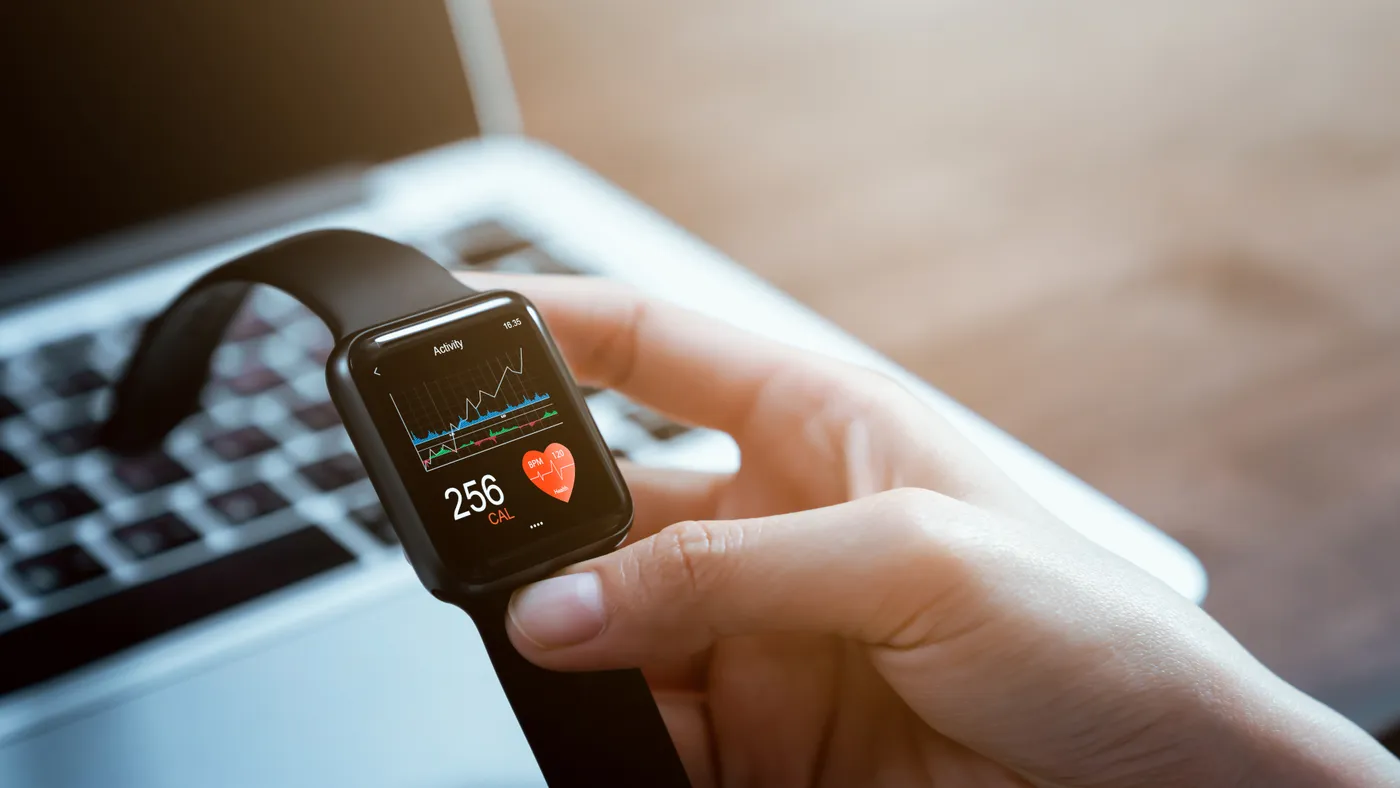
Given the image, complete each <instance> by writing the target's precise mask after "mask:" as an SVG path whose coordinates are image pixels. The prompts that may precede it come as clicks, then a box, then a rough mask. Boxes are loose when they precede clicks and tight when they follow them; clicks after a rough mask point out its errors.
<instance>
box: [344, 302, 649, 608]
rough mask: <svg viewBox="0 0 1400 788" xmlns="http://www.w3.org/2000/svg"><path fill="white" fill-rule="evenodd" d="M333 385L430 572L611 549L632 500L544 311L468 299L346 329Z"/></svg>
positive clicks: (542, 571)
mask: <svg viewBox="0 0 1400 788" xmlns="http://www.w3.org/2000/svg"><path fill="white" fill-rule="evenodd" d="M326 379H327V383H328V386H329V388H330V392H331V397H332V399H333V400H334V401H335V404H336V407H337V408H338V409H339V411H340V413H341V416H342V418H343V420H344V422H345V426H346V429H347V430H348V431H349V433H350V438H351V440H352V441H353V442H354V444H355V448H356V450H357V451H358V452H359V454H360V458H361V460H362V461H363V462H364V463H365V466H366V468H367V469H368V470H369V475H370V478H371V480H372V481H373V483H374V486H375V490H376V492H378V494H379V498H380V501H381V502H382V503H383V505H384V507H385V510H386V511H387V512H388V514H389V520H390V521H391V522H392V523H393V524H394V528H395V529H396V530H397V532H398V534H399V537H400V540H401V542H402V544H403V546H404V550H405V552H406V553H407V555H408V559H409V562H410V563H411V564H412V565H413V567H414V569H415V570H416V571H417V573H418V576H419V579H420V580H422V582H423V584H424V585H425V586H426V587H427V588H428V589H429V590H430V591H432V592H433V593H434V594H436V595H438V596H439V597H441V598H444V599H450V600H459V599H462V598H465V597H471V596H475V595H481V594H487V593H490V592H493V591H496V590H500V589H509V588H513V587H516V586H518V585H521V584H522V583H525V582H529V581H530V580H535V579H538V578H540V577H543V576H546V575H548V574H550V573H551V572H553V571H555V570H557V569H559V568H561V567H563V566H566V565H568V564H570V563H574V562H576V561H578V560H581V559H583V558H587V557H589V556H592V555H597V554H600V553H603V552H607V551H608V550H611V549H612V548H613V547H616V546H617V544H618V543H619V542H621V540H622V538H623V537H624V536H625V535H626V534H627V529H628V528H629V527H630V526H631V522H632V499H631V496H630V495H629V494H628V492H627V487H626V485H625V484H624V483H623V480H622V476H621V474H620V473H619V472H618V469H617V465H616V463H615V462H614V461H613V458H612V455H611V453H610V452H609V451H608V448H607V445H606V444H605V443H604V442H603V438H602V436H601V435H600V434H599V432H598V428H597V426H596V425H595V424H594V422H593V418H592V415H591V414H590V413H589V410H588V406H587V405H586V403H585V402H584V399H583V396H582V394H581V393H580V392H579V390H578V386H577V385H576V384H575V383H574V381H573V378H572V376H571V375H570V374H569V371H568V368H567V367H566V365H565V363H564V360H563V359H562V357H561V356H560V354H559V351H558V349H557V348H556V347H555V344H554V341H553V339H552V338H551V337H550V335H549V331H548V329H546V327H545V325H544V322H543V320H542V319H541V318H540V316H539V312H538V311H537V310H536V309H535V307H534V306H533V305H532V304H531V303H530V302H529V301H528V300H527V299H526V298H525V297H524V296H521V295H519V294H517V293H511V292H506V291H493V292H487V293H480V294H475V295H471V296H468V297H466V298H463V299H460V300H457V301H453V302H450V303H447V304H443V305H440V306H436V307H432V308H430V309H426V310H423V311H421V312H418V313H416V314H412V315H407V316H404V317H402V318H398V319H395V320H392V321H389V322H387V323H383V324H380V325H377V326H373V327H371V328H368V329H365V330H363V331H360V332H358V333H356V334H353V335H351V336H348V337H346V338H344V339H342V340H341V341H340V342H339V343H338V344H337V346H336V349H335V351H334V352H333V353H332V355H331V357H330V360H329V363H328V364H327V368H326Z"/></svg>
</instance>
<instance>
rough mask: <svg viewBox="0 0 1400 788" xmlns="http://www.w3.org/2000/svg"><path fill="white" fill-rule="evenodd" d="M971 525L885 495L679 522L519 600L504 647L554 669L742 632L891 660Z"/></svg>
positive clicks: (935, 502)
mask: <svg viewBox="0 0 1400 788" xmlns="http://www.w3.org/2000/svg"><path fill="white" fill-rule="evenodd" d="M975 512H976V510H975V509H973V508H972V507H968V506H966V505H963V504H959V503H957V502H954V501H952V500H951V499H947V498H945V497H943V496H941V495H938V494H936V493H931V492H928V491H923V490H917V491H915V490H897V491H893V492H890V493H883V494H880V495H875V496H870V497H868V498H863V499H860V500H857V501H852V502H850V503H844V504H840V505H837V506H831V507H827V508H824V509H816V510H811V511H806V512H798V513H795V514H786V515H779V516H776V517H769V518H761V519H753V520H730V521H689V522H684V523H679V524H677V525H674V526H671V527H669V528H666V529H663V530H662V531H660V532H658V533H657V534H655V535H654V536H652V537H649V538H647V539H644V540H641V541H639V542H636V543H634V544H632V545H630V546H628V547H625V548H623V549H622V550H619V551H617V552H615V553H612V554H610V555H607V556H603V557H601V558H597V559H594V560H592V561H588V562H585V563H583V564H580V565H578V566H576V567H574V568H572V569H571V570H570V571H569V573H568V574H565V575H560V576H557V577H554V578H550V579H548V580H545V581H542V582H540V583H536V584H534V585H532V586H528V587H526V588H525V589H522V590H521V591H520V592H518V593H517V594H516V596H515V598H514V599H513V600H512V603H511V609H510V621H509V623H508V626H509V629H510V633H511V639H512V641H513V642H514V643H515V645H516V647H517V648H518V649H520V651H521V653H523V654H524V655H525V656H526V657H527V658H529V659H531V660H533V661H535V662H537V663H538V664H540V665H543V666H545V667H549V668H555V669H584V668H589V669H597V668H605V667H619V666H626V665H637V664H642V663H643V662H649V661H657V660H667V659H675V658H677V657H680V656H683V655H686V654H693V653H696V652H698V651H700V650H702V649H704V648H706V647H708V646H709V645H710V644H711V643H713V642H714V641H715V639H717V638H720V637H725V636H730V635H740V634H749V633H754V632H774V631H789V632H793V631H797V632H812V633H823V634H833V635H840V636H844V637H848V638H851V639H854V640H857V641H861V642H866V643H872V644H883V645H893V646H899V647H902V646H905V645H909V642H911V641H916V640H918V639H919V638H922V637H925V636H928V635H929V634H930V633H929V629H928V627H930V626H931V622H934V621H936V619H937V617H936V616H935V615H934V613H933V612H931V611H934V610H936V609H937V608H938V607H939V605H940V604H941V602H942V601H944V600H945V599H946V596H947V594H948V593H949V592H950V590H951V589H954V588H956V587H958V584H959V583H960V582H961V580H962V579H963V578H962V576H961V575H960V567H959V562H958V560H957V559H956V557H955V552H956V551H955V550H953V549H952V547H951V545H952V544H954V543H956V542H957V538H958V537H959V534H961V533H962V532H964V531H967V530H968V529H967V527H966V525H967V523H968V522H969V521H971V520H973V519H975ZM959 518H965V519H963V520H959ZM944 520H946V522H944Z"/></svg>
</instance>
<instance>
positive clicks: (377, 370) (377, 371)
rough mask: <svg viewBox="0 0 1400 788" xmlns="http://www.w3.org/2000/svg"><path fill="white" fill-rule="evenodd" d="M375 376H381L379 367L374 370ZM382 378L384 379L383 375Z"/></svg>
mask: <svg viewBox="0 0 1400 788" xmlns="http://www.w3.org/2000/svg"><path fill="white" fill-rule="evenodd" d="M374 374H376V375H379V367H375V368H374ZM380 377H383V375H380Z"/></svg>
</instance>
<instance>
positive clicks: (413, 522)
mask: <svg viewBox="0 0 1400 788" xmlns="http://www.w3.org/2000/svg"><path fill="white" fill-rule="evenodd" d="M254 285H270V286H272V287H275V288H278V289H280V290H283V291H285V292H287V293H288V294H290V295H291V296H293V297H295V298H296V299H298V300H299V301H301V302H302V303H303V304H305V305H306V306H307V307H308V308H310V309H311V310H312V311H313V312H315V313H316V314H317V315H318V316H319V317H320V318H321V319H322V320H324V321H325V323H326V325H327V326H328V327H329V328H330V329H331V332H332V333H333V334H334V335H335V339H336V345H335V349H334V351H333V352H332V353H331V356H330V358H329V360H328V362H327V365H326V381H327V384H328V386H329V389H330V394H331V399H332V400H333V401H334V403H335V406H336V409H337V410H338V411H339V412H340V415H341V418H342V420H343V421H344V423H345V428H346V430H347V431H348V432H349V434H350V439H351V441H352V442H353V443H354V446H355V449H356V451H357V452H358V453H359V455H360V459H361V460H362V461H363V462H364V465H365V468H366V470H367V471H368V472H369V477H370V480H371V481H372V483H373V484H374V489H375V491H376V492H377V493H378V495H379V499H380V501H381V502H382V504H383V506H384V509H385V511H386V513H387V514H388V516H389V520H390V522H391V523H392V524H393V527H394V530H395V531H396V532H397V534H398V536H399V539H400V542H401V544H402V545H403V549H404V553H405V554H406V556H407V557H408V561H409V563H410V564H412V566H413V569H414V571H415V572H416V573H417V575H418V578H419V580H421V581H422V583H423V585H424V586H425V587H426V588H427V589H428V591H430V592H431V593H432V594H433V595H434V596H436V597H437V598H438V599H440V600H442V601H444V602H448V603H450V604H453V605H457V606H458V607H460V608H462V609H463V610H465V611H466V612H467V613H468V614H469V615H470V616H471V617H472V619H473V620H474V621H475V623H476V626H477V629H478V630H479V632H480V633H481V639H482V641H483V642H484V643H485V645H486V651H487V653H488V654H489V655H490V658H491V662H492V664H493V665H494V667H495V669H496V674H497V675H498V676H499V678H500V680H501V684H502V686H503V688H504V689H505V694H506V698H507V699H508V700H509V701H510V705H511V708H512V709H513V710H514V712H515V715H516V718H517V719H518V720H519V722H520V726H521V728H522V729H523V731H524V733H525V738H526V740H527V741H528V742H529V744H530V748H531V750H532V751H533V752H534V755H535V759H536V761H537V763H538V764H539V767H540V770H541V772H543V774H544V777H545V781H546V782H547V783H548V784H549V785H550V786H552V787H557V786H572V785H590V786H591V785H647V786H656V787H657V788H670V787H671V786H688V785H689V784H690V783H689V782H688V781H687V779H686V774H685V770H684V768H683V766H682V764H681V761H680V758H679V756H678V755H677V753H676V750H675V746H674V745H673V743H672V741H671V738H670V735H669V734H668V732H667V730H666V727H665V724H664V722H663V721H662V718H661V714H660V712H659V710H658V709H657V707H656V702H655V700H654V699H653V698H652V695H651V691H650V690H649V689H648V687H647V684H646V681H645V680H644V679H643V678H642V674H641V672H640V671H638V670H612V671H602V672H592V673H562V672H554V671H549V670H545V669H543V668H539V667H536V666H535V665H533V664H532V663H530V662H528V661H527V660H525V658H524V657H522V656H520V654H519V653H518V652H516V650H515V648H514V647H513V646H512V645H511V643H510V640H509V639H508V638H507V636H506V629H505V617H506V605H507V603H508V601H509V599H510V594H511V592H512V591H513V590H514V589H515V588H517V587H519V586H520V585H522V584H525V583H528V582H531V581H534V580H538V579H541V578H543V577H546V576H548V575H549V574H551V573H553V572H554V571H556V570H558V569H560V568H562V567H564V566H566V565H568V564H571V563H574V562H576V561H580V560H583V559H586V558H589V557H592V556H596V555H600V554H603V553H606V552H608V551H610V550H612V549H614V548H615V547H616V546H617V545H618V544H619V543H620V542H621V541H622V539H623V537H624V536H625V535H626V534H627V531H628V528H630V527H631V524H632V499H631V496H630V495H629V493H628V491H627V487H626V485H625V484H624V482H623V480H622V476H621V474H620V473H619V472H618V469H617V465H616V463H615V462H614V461H613V458H612V455H611V453H610V452H609V451H608V448H607V446H606V445H605V444H604V442H603V439H602V436H601V435H599V433H598V428H597V426H596V425H595V424H594V423H593V418H592V416H591V415H590V414H589V410H588V408H587V406H586V405H585V404H584V400H583V396H582V394H581V393H580V392H579V389H578V386H577V384H575V382H574V381H573V378H572V377H571V375H570V374H569V371H568V368H567V367H566V366H565V364H564V361H563V359H562V358H561V357H560V354H559V351H558V349H557V348H556V347H555V345H554V341H553V340H552V339H551V338H550V334H549V330H548V329H547V328H546V327H545V324H544V321H543V320H542V319H541V318H540V314H539V312H538V311H537V310H536V309H535V307H534V306H533V305H532V304H531V303H530V301H529V300H528V299H526V298H525V297H524V296H522V295H520V294H518V293H513V292H509V291H504V290H495V291H490V292H484V293H478V292H475V291H473V290H471V289H470V288H468V287H466V286H465V285H463V284H462V283H461V282H459V281H457V279H456V278H454V277H453V276H452V275H451V274H449V273H448V272H447V271H446V270H445V269H443V268H442V267H441V266H440V265H438V264H437V263H436V262H435V261H434V260H432V259H431V258H429V257H427V256H426V255H424V254H422V253H421V252H419V251H417V250H415V249H413V248H411V247H408V246H404V245H402V244H399V243H396V242H394V241H390V240H388V239H385V238H380V237H378V236H374V235H370V234H367V233H362V232H356V231H351V230H325V231H318V232H312V233H307V234H303V235H298V236H295V237H292V238H289V239H286V240H284V241H281V242H279V243H275V244H273V245H271V246H267V247H264V248H262V249H259V250H257V251H254V252H251V253H249V254H247V255H245V256H243V257H240V258H238V259H235V260H233V261H231V262H228V263H226V264H224V265H222V266H220V267H218V268H216V269H214V270H213V271H211V272H209V273H208V274H206V275H204V276H203V277H201V278H200V279H198V280H197V281H196V282H195V283H194V284H193V285H191V286H190V287H189V288H188V289H187V290H185V291H184V292H183V293H182V294H181V295H180V296H179V297H178V298H177V299H176V300H175V301H174V303H173V304H171V305H170V307H169V308H168V309H166V311H165V312H164V313H163V314H161V315H160V316H159V317H158V318H157V319H155V320H154V321H153V322H151V323H150V324H149V325H148V326H147V328H146V330H145V332H144V333H143V334H142V336H141V339H140V343H139V345H138V347H137V349H136V351H135V353H134V355H133V356H132V358H131V361H130V362H129V364H128V367H127V369H126V371H125V373H124V375H123V376H122V379H121V380H120V382H119V383H118V384H117V386H116V389H115V396H114V400H113V410H112V415H111V417H110V418H109V420H108V422H107V423H106V424H105V425H104V427H103V433H102V441H103V443H104V444H105V445H106V446H107V447H108V448H110V449H111V450H113V451H116V452H118V453H137V452H142V451H146V450H149V449H151V448H154V447H155V446H156V445H158V444H159V443H160V442H161V441H162V440H163V438H164V437H165V435H166V434H167V433H168V432H169V431H170V430H171V429H173V428H174V427H175V425H176V424H178V423H179V422H180V421H181V420H182V419H183V418H184V417H185V416H187V415H189V414H190V413H192V412H193V411H195V410H196V409H197V408H198V406H199V398H200V391H201V389H202V388H203V387H204V384H205V381H206V379H207V378H208V375H209V367H210V360H211V357H212V355H213V353H214V350H215V349H216V348H217V347H218V345H219V342H220V341H221V339H222V336H223V333H224V330H225V329H226V328H227V327H228V324H229V322H230V321H231V320H232V318H233V317H234V315H235V314H236V313H237V312H238V310H239V308H240V306H241V305H242V303H243V300H244V298H245V296H246V295H247V294H248V291H249V290H250V289H251V288H252V287H253V286H254ZM404 669H405V670H411V669H412V666H408V665H406V666H404Z"/></svg>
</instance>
